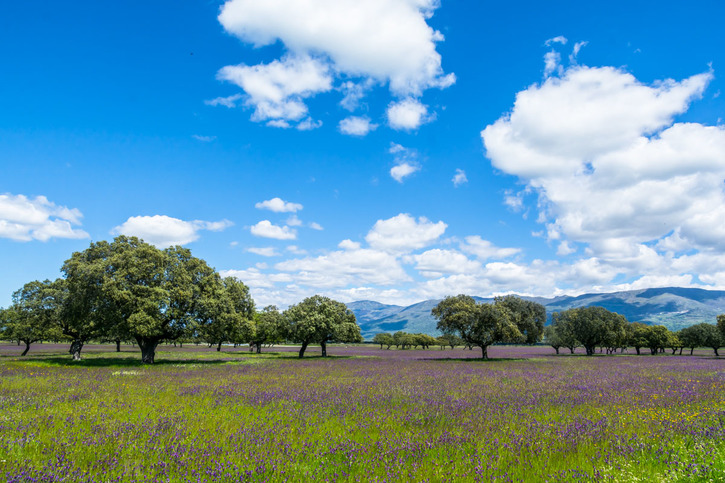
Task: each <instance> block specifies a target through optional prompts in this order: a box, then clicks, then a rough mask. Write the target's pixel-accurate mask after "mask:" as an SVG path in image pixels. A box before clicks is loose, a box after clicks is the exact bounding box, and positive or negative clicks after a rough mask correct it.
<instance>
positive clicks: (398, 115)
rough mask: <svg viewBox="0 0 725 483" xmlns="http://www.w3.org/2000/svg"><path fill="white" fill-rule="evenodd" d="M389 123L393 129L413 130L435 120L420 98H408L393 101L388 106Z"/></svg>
mask: <svg viewBox="0 0 725 483" xmlns="http://www.w3.org/2000/svg"><path fill="white" fill-rule="evenodd" d="M387 116H388V125H389V126H390V127H392V128H393V129H397V130H405V131H411V130H413V129H418V128H419V127H420V126H421V125H422V124H424V123H426V122H429V121H431V120H433V116H429V115H428V107H427V106H425V105H424V104H423V103H421V102H420V101H419V100H418V99H413V98H410V97H409V98H407V99H403V100H402V101H398V102H393V103H391V104H390V105H389V106H388V111H387Z"/></svg>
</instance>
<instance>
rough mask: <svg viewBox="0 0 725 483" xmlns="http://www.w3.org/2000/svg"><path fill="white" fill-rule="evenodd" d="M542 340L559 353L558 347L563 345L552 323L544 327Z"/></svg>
mask: <svg viewBox="0 0 725 483" xmlns="http://www.w3.org/2000/svg"><path fill="white" fill-rule="evenodd" d="M544 342H546V343H547V344H548V345H550V346H551V347H552V348H553V349H554V350H555V351H556V353H557V354H558V353H559V349H560V348H562V347H563V346H564V342H563V340H562V338H561V337H560V336H559V333H558V332H557V330H556V327H554V326H553V325H547V326H546V327H545V328H544Z"/></svg>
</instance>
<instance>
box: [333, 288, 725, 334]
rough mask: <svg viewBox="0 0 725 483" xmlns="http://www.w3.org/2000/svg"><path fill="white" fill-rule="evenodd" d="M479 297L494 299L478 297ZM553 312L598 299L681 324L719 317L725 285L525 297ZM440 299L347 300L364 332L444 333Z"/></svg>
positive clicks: (632, 317)
mask: <svg viewBox="0 0 725 483" xmlns="http://www.w3.org/2000/svg"><path fill="white" fill-rule="evenodd" d="M474 298H475V299H476V300H477V301H479V302H492V301H493V299H490V298H488V299H486V298H481V297H474ZM523 298H525V299H527V300H533V301H536V302H538V303H540V304H542V305H544V306H545V307H546V312H547V315H548V316H549V317H551V314H552V313H553V312H560V311H562V310H567V309H571V308H574V307H589V306H591V305H598V306H601V307H604V308H606V309H607V310H611V311H612V312H617V313H619V314H622V315H624V316H625V317H627V320H629V321H630V322H644V323H646V324H651V325H664V326H665V327H667V328H668V329H670V330H673V331H674V330H679V329H682V328H684V327H689V326H691V325H694V324H698V323H700V322H709V323H714V322H715V319H716V317H717V315H718V314H722V313H725V291H719V290H703V289H699V288H677V287H668V288H649V289H643V290H630V291H626V292H614V293H598V294H585V295H579V296H578V297H568V296H565V297H555V298H543V297H523ZM438 302H440V300H426V301H424V302H419V303H417V304H414V305H410V306H408V307H401V306H399V305H385V304H381V303H379V302H373V301H369V300H364V301H360V302H351V303H349V304H347V306H348V308H349V309H350V310H351V311H352V312H353V313H354V314H355V317H357V321H358V324H360V328H361V330H362V334H363V337H365V338H366V339H371V338H372V337H373V336H374V335H375V334H377V333H378V332H395V331H398V330H403V331H405V332H410V333H418V332H421V333H424V334H430V335H439V334H438V333H437V332H436V330H435V327H436V320H435V319H434V318H433V317H432V316H431V314H430V311H431V309H432V308H433V307H435V306H436V305H437V304H438Z"/></svg>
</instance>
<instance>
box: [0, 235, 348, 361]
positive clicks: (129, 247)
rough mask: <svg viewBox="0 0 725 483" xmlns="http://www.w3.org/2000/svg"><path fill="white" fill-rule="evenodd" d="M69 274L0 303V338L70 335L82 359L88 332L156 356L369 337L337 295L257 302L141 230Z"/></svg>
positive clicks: (91, 253)
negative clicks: (292, 302)
mask: <svg viewBox="0 0 725 483" xmlns="http://www.w3.org/2000/svg"><path fill="white" fill-rule="evenodd" d="M62 272H63V275H64V277H63V278H59V279H57V280H55V281H50V280H46V281H44V282H38V281H34V282H30V283H27V284H26V285H25V286H24V287H23V288H21V289H20V290H18V291H17V292H15V293H14V294H13V304H12V305H11V306H10V307H9V308H7V309H3V310H0V336H1V337H2V338H3V339H5V340H13V341H18V342H19V343H24V344H25V350H24V352H23V355H25V354H27V352H28V350H29V349H30V345H31V344H33V343H35V342H39V341H43V340H53V341H59V340H67V341H69V342H70V344H71V346H70V352H71V354H72V355H73V358H74V359H75V360H80V358H81V350H82V348H83V346H84V344H86V343H87V342H88V341H90V340H107V341H115V342H116V346H117V350H120V343H121V341H129V340H130V341H133V343H135V344H138V347H139V348H140V349H141V359H142V361H143V362H144V363H148V364H152V363H153V362H154V360H155V354H156V349H157V347H158V346H159V344H160V343H162V342H177V341H178V342H179V343H183V342H188V341H195V342H197V343H199V342H202V341H203V342H205V343H208V344H209V346H210V347H211V346H215V347H216V349H217V351H220V350H221V347H222V345H223V344H226V343H231V344H235V345H237V344H249V345H250V347H251V346H256V347H257V350H258V352H259V350H260V349H261V347H262V345H263V344H274V343H279V342H282V341H285V340H291V341H293V342H300V343H302V346H303V348H302V350H301V351H300V356H302V354H303V353H304V349H305V348H306V347H307V345H309V344H310V343H315V344H321V345H322V348H323V355H326V344H327V343H329V342H358V341H362V338H361V336H360V328H359V327H358V326H357V323H356V321H355V316H354V315H353V314H352V312H350V311H349V310H347V307H345V305H343V304H342V303H340V302H337V301H334V300H331V299H328V298H325V297H319V296H316V297H311V298H310V299H306V300H305V301H303V302H302V303H300V304H299V305H297V306H292V307H290V309H288V310H287V311H286V312H285V314H284V316H283V315H282V314H280V313H279V311H278V310H277V309H276V308H274V307H267V308H265V309H264V310H262V311H261V312H260V313H257V312H256V310H255V305H254V300H252V297H251V295H250V294H249V288H248V287H247V286H246V285H244V283H242V282H241V281H239V280H237V279H235V278H233V277H227V278H222V277H221V276H220V275H219V274H218V273H217V272H216V270H214V269H213V268H212V267H210V266H209V265H207V263H206V262H205V261H204V260H201V259H199V258H196V257H194V256H192V255H191V252H190V251H189V250H188V249H186V248H182V247H179V246H176V247H170V248H166V249H164V250H160V249H158V248H156V247H154V246H153V245H150V244H148V243H144V242H143V241H142V240H139V239H138V238H135V237H126V236H119V237H118V238H116V239H115V240H113V242H110V243H109V242H106V241H101V242H97V243H91V245H90V247H89V248H88V249H86V250H84V251H82V252H76V253H73V255H72V256H71V258H69V259H68V260H66V262H65V263H64V264H63V267H62Z"/></svg>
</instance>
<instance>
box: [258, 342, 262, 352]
mask: <svg viewBox="0 0 725 483" xmlns="http://www.w3.org/2000/svg"><path fill="white" fill-rule="evenodd" d="M261 353H262V344H257V354H261Z"/></svg>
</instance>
